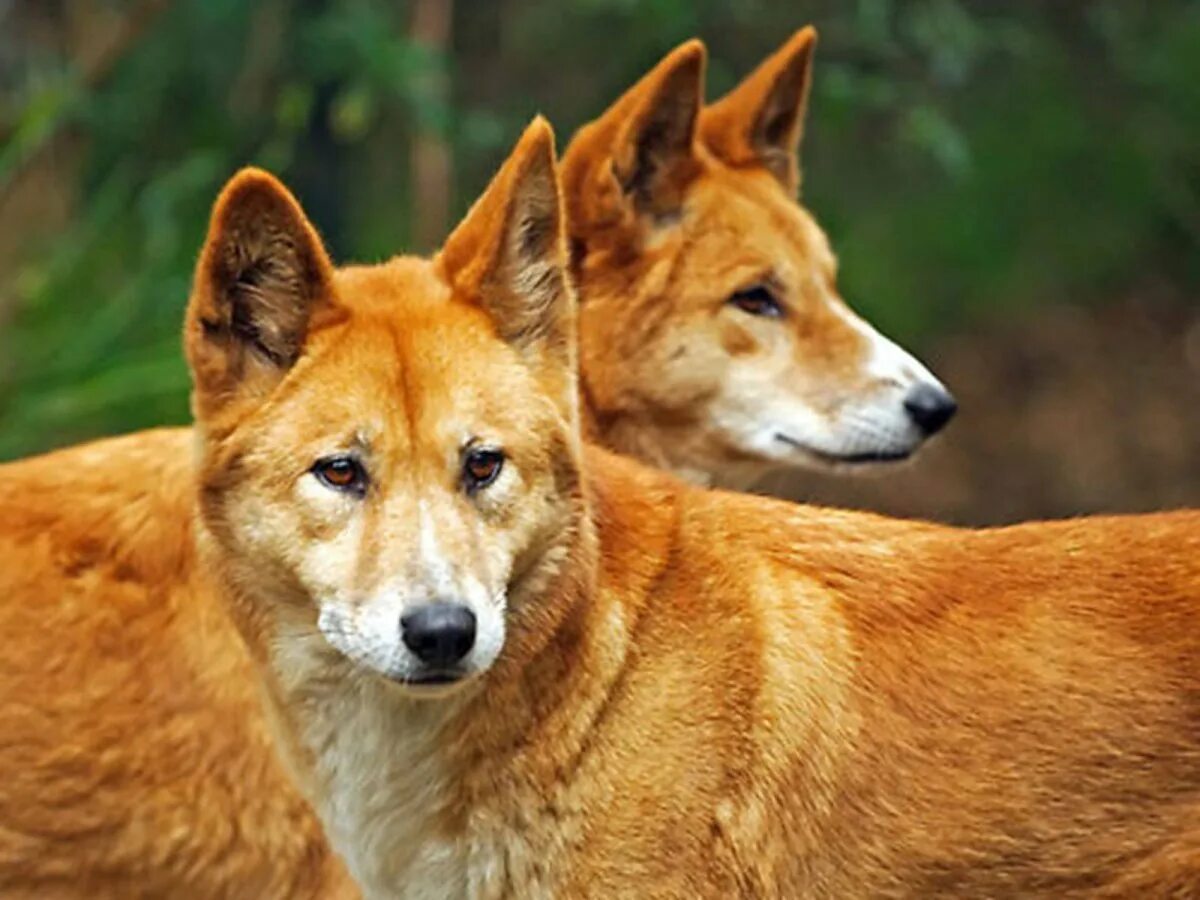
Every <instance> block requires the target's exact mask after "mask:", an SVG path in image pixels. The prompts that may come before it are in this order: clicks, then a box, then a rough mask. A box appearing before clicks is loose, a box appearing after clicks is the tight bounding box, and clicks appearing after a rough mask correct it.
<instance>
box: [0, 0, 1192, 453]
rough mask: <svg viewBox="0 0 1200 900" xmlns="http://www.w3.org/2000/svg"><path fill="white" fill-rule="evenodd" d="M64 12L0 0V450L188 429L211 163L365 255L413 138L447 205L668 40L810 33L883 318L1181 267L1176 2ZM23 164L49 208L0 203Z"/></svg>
mask: <svg viewBox="0 0 1200 900" xmlns="http://www.w3.org/2000/svg"><path fill="white" fill-rule="evenodd" d="M97 5H99V6H101V7H103V8H102V10H101V12H103V13H104V15H105V16H106V18H105V19H104V21H105V22H107V23H109V24H111V23H112V22H113V21H117V22H118V24H119V20H120V17H121V16H133V15H134V14H135V12H137V10H136V9H135V8H136V7H139V6H140V7H147V6H152V5H153V4H147V3H141V4H138V3H136V2H135V0H125V2H124V3H121V2H115V0H114V2H109V3H107V4H105V3H103V2H93V3H91V4H82V6H85V7H87V6H92V7H95V6H97ZM74 6H77V5H72V4H66V3H47V4H34V3H33V2H32V0H27V2H26V3H22V2H19V0H18V2H15V3H14V2H10V3H9V4H7V5H4V4H0V26H3V25H4V24H5V23H4V17H7V18H8V20H9V22H8V25H9V26H11V27H0V78H2V79H3V80H2V81H0V139H2V140H3V145H2V146H0V244H3V242H4V240H5V239H8V238H12V240H9V241H8V243H9V244H10V245H11V246H12V247H15V248H16V249H15V250H12V251H11V252H9V254H8V256H7V257H6V256H4V255H2V254H0V264H2V269H0V329H2V331H0V459H3V458H9V457H13V456H17V455H20V454H23V453H27V452H31V451H34V450H37V449H42V448H45V447H49V446H54V445H60V444H64V443H68V442H71V441H73V440H78V439H81V438H83V437H86V436H91V435H95V434H103V433H111V432H117V431H122V430H128V429H132V428H137V427H144V426H149V425H153V424H157V423H176V422H183V421H186V419H187V417H188V413H187V401H186V391H187V376H186V371H185V368H184V365H183V362H182V358H181V354H180V351H179V338H178V334H179V326H180V321H181V314H182V310H183V305H184V303H185V300H186V297H187V293H188V285H189V279H190V276H191V267H192V264H193V262H194V259H195V255H196V252H197V250H198V247H199V243H200V240H201V238H202V235H203V231H204V228H205V225H206V220H207V215H208V210H209V206H210V204H211V202H212V200H213V198H214V197H215V195H216V192H217V190H218V189H219V187H220V185H221V183H222V182H223V180H224V179H225V178H227V177H228V176H229V175H230V174H231V173H232V172H233V171H234V170H235V169H236V168H237V167H238V166H240V165H243V164H246V163H256V164H259V165H263V166H266V167H267V168H269V169H272V170H274V171H276V172H277V173H278V174H280V175H281V176H282V177H283V178H284V179H285V181H287V182H288V183H289V185H291V186H292V187H293V188H294V189H295V190H296V191H297V193H298V194H299V196H300V197H301V199H302V201H303V202H304V203H305V205H306V207H307V208H308V210H309V213H310V215H312V217H313V218H314V220H315V221H316V222H317V223H318V224H319V226H320V227H321V229H322V231H323V233H324V234H325V236H326V238H327V240H328V241H329V243H330V245H331V247H332V248H333V250H334V252H335V255H336V256H337V257H338V258H340V259H343V260H351V259H353V260H375V259H379V258H383V257H386V256H389V255H391V254H393V253H396V252H399V251H402V250H405V249H408V248H409V244H410V239H411V236H412V233H413V229H412V223H413V221H414V217H415V216H417V215H420V212H419V211H416V210H414V209H413V205H414V204H413V191H412V185H411V184H410V181H411V174H410V161H411V160H410V148H411V145H412V141H413V137H414V134H415V133H416V132H417V130H419V129H420V130H424V131H425V132H429V133H433V134H436V135H440V136H442V137H443V138H444V139H445V140H446V141H447V142H448V144H449V147H450V148H451V151H452V158H453V162H454V166H453V171H454V179H453V184H452V196H453V203H452V205H453V207H454V212H455V213H458V212H461V211H462V210H463V209H465V207H466V206H467V205H468V204H469V202H470V200H471V199H472V198H473V197H474V196H475V194H476V193H477V192H478V191H479V189H480V188H481V187H482V185H483V184H484V183H485V181H486V179H487V177H488V176H489V175H490V173H491V171H492V169H493V168H494V167H495V165H496V164H497V163H498V162H499V160H500V159H502V158H503V156H504V154H505V152H506V151H507V148H508V146H509V144H510V142H511V141H512V140H513V139H514V138H515V137H516V135H517V133H518V131H519V129H520V127H521V126H522V125H523V124H524V122H526V121H527V120H528V119H529V118H530V116H532V115H533V114H534V113H535V112H538V111H542V112H545V113H546V114H547V115H548V116H549V117H550V119H551V121H552V122H554V123H555V125H556V127H557V128H558V131H559V140H560V143H561V145H564V146H565V143H566V141H567V140H568V139H569V136H570V134H571V132H572V130H573V129H574V128H575V127H576V126H578V125H579V124H581V123H583V122H584V121H587V120H588V119H589V118H591V117H593V116H594V115H596V114H597V113H599V112H600V111H601V110H602V109H603V108H604V107H605V106H606V105H607V104H608V103H609V102H611V101H612V100H613V99H614V98H615V97H616V96H617V95H618V94H619V93H620V92H621V91H623V90H624V89H625V88H626V87H628V86H629V85H630V84H632V82H633V81H634V80H636V79H637V78H638V77H639V76H640V75H641V74H642V73H643V72H644V71H645V70H646V69H648V68H649V67H650V66H651V65H653V64H654V63H655V62H656V61H657V60H658V58H659V57H660V56H661V55H662V54H663V53H664V52H666V51H667V50H669V49H670V48H671V47H672V46H674V45H675V44H676V43H678V42H679V41H682V40H684V39H686V38H688V37H691V36H693V35H699V36H701V37H703V38H704V39H705V40H706V41H707V43H708V45H709V49H710V54H711V62H710V70H709V94H710V97H715V96H717V95H718V94H719V93H720V92H721V91H723V90H725V89H727V88H728V87H730V86H731V85H732V84H734V83H735V81H736V79H738V78H739V77H740V76H742V75H744V74H745V73H747V72H748V71H749V70H750V69H751V68H752V67H753V66H754V65H755V64H756V63H757V62H758V61H759V60H760V59H761V58H762V57H763V56H764V55H766V54H767V53H768V52H770V51H771V50H772V49H774V48H775V47H776V46H777V45H778V44H780V43H781V42H782V41H783V40H785V39H786V38H787V36H788V35H789V34H790V33H791V32H792V31H793V30H794V29H795V28H797V27H799V26H801V25H803V24H805V23H807V22H809V21H811V22H814V23H815V24H816V25H817V26H818V28H819V30H820V34H821V43H820V50H819V53H818V61H817V69H816V82H815V88H814V94H813V102H812V107H811V116H810V119H809V123H808V129H807V135H806V139H805V147H804V160H803V163H804V171H805V185H804V199H805V202H806V203H807V204H808V205H809V206H810V207H811V208H812V209H813V210H814V212H815V213H816V214H817V216H818V219H819V220H820V221H821V222H822V223H823V224H824V225H825V226H826V228H827V230H828V231H829V232H830V235H831V237H832V239H833V243H834V246H835V248H836V249H837V250H838V252H839V255H840V256H841V259H842V273H843V275H842V279H843V283H842V287H843V289H844V292H845V294H846V296H847V298H848V299H849V300H850V301H851V303H852V304H854V305H855V306H856V307H857V308H858V309H859V310H860V311H862V312H863V313H864V314H865V315H867V316H868V317H869V318H872V319H873V320H874V321H876V322H877V323H878V324H879V325H880V326H881V327H882V328H883V329H884V330H886V331H889V332H891V333H893V334H895V335H896V336H898V337H900V338H901V339H903V340H906V341H910V342H911V341H917V342H918V343H919V342H920V341H921V340H924V339H927V337H928V336H929V335H932V334H936V333H937V332H939V331H943V330H946V329H952V328H962V327H967V326H969V325H970V324H971V323H973V322H986V321H987V320H988V319H989V318H993V319H994V318H995V317H998V316H1005V315H1009V314H1011V313H1012V312H1013V311H1017V310H1020V308H1021V307H1022V306H1024V307H1028V308H1030V309H1036V304H1038V303H1042V302H1047V301H1050V300H1055V301H1061V300H1064V299H1066V300H1078V301H1080V302H1083V301H1089V302H1090V301H1093V300H1101V301H1102V300H1103V299H1104V298H1105V297H1107V296H1113V295H1114V294H1115V293H1116V292H1117V291H1119V290H1122V289H1124V288H1126V287H1128V286H1130V285H1136V284H1137V283H1138V282H1139V281H1140V280H1143V279H1154V280H1162V279H1167V280H1171V281H1175V282H1178V283H1179V284H1181V285H1184V286H1185V287H1186V286H1188V285H1191V284H1194V283H1195V282H1196V279H1197V276H1198V275H1200V272H1198V266H1200V263H1198V257H1197V253H1196V249H1197V243H1198V242H1200V153H1198V152H1197V149H1196V148H1198V147H1200V3H1196V2H1183V0H1159V2H1155V3H1153V4H1131V3H1126V2H1118V0H1109V2H1078V3H1070V4H1066V3H1064V4H1052V3H1045V2H1034V0H1026V2H1011V3H1007V4H994V3H987V2H983V0H970V2H968V0H911V2H897V0H836V2H835V0H815V2H811V3H806V4H783V3H779V2H777V0H739V2H737V3H729V2H716V0H690V2H685V0H458V2H457V3H455V5H454V8H453V17H452V23H453V27H452V30H451V40H450V46H449V47H448V48H447V49H446V50H445V51H444V52H438V51H437V50H435V49H431V48H429V47H427V46H424V45H423V44H421V43H419V42H417V41H415V40H413V39H412V38H410V36H409V33H410V20H411V14H412V9H411V5H410V4H404V3H396V2H384V0H324V2H319V0H295V2H285V0H264V2H260V3H254V4H250V3H244V2H241V0H174V2H163V3H161V6H162V9H161V11H160V12H158V13H157V15H153V16H148V17H147V19H148V22H147V23H145V24H144V27H143V28H142V29H141V30H140V31H139V32H138V33H137V34H135V35H127V36H126V37H127V38H128V40H127V41H126V43H127V45H126V46H120V47H119V48H118V49H119V52H118V53H116V55H115V58H113V59H112V60H111V65H109V66H107V67H106V68H105V70H104V71H103V72H101V73H99V74H98V73H97V72H96V71H94V70H93V71H91V72H88V71H85V70H84V67H83V66H82V65H81V64H80V62H79V60H78V59H76V58H74V57H73V55H72V47H74V48H75V49H76V50H78V46H79V45H82V46H84V47H85V49H86V37H87V35H86V33H85V34H84V36H83V39H82V41H81V39H80V38H79V36H78V35H77V34H76V35H75V37H74V38H73V39H72V40H74V42H75V43H74V44H72V43H71V41H70V40H67V39H65V38H64V39H62V40H57V38H58V37H59V36H61V35H60V34H59V31H56V29H59V30H60V31H61V32H63V33H70V32H71V31H72V25H73V23H71V22H70V21H68V18H69V16H70V14H71V12H70V11H71V9H73V8H74ZM27 20H35V21H34V25H36V26H37V28H35V29H34V31H35V32H36V33H37V34H39V35H42V36H43V37H42V39H41V40H40V41H35V40H31V39H29V36H28V34H26V33H25V31H23V28H26V27H27V26H28V27H29V28H32V26H29V22H28V21H27ZM74 24H75V25H77V24H78V23H74ZM19 26H20V27H19ZM39 29H40V30H39ZM78 30H79V29H78V28H77V27H76V28H75V31H78ZM118 32H119V28H118ZM46 35H49V37H46ZM442 74H446V75H448V76H449V79H450V85H451V89H450V93H449V95H448V96H444V95H442V94H441V93H439V91H438V89H437V85H438V84H439V82H440V79H439V76H440V75H442ZM42 170H44V171H43V174H42V177H43V178H46V179H47V184H49V185H51V186H52V187H53V192H54V193H55V195H64V196H65V199H62V198H61V197H60V199H59V201H58V202H59V203H60V205H63V206H64V208H65V210H66V211H65V213H63V214H62V215H61V216H60V218H59V219H58V220H55V219H53V218H50V219H48V220H47V221H43V220H42V217H41V216H40V214H39V209H40V205H39V203H38V202H37V201H38V199H39V194H38V193H36V191H37V190H41V189H35V193H34V198H35V202H34V203H33V204H32V206H30V205H29V204H28V202H26V204H25V206H21V205H20V204H18V203H16V202H15V201H13V197H14V196H15V195H17V194H18V193H19V190H20V188H21V182H22V181H23V180H26V181H27V180H28V179H30V178H33V177H34V176H35V175H37V173H38V172H39V171H42ZM46 172H48V173H49V174H48V175H47V174H45V173H46ZM31 173H32V174H31ZM45 190H49V189H45ZM47 196H49V194H47ZM46 205H47V206H48V205H49V201H48V200H47V204H46ZM421 249H428V248H421Z"/></svg>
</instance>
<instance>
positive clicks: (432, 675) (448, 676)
mask: <svg viewBox="0 0 1200 900" xmlns="http://www.w3.org/2000/svg"><path fill="white" fill-rule="evenodd" d="M466 677H467V675H466V673H465V672H454V671H448V670H447V671H435V672H425V673H422V674H421V675H419V676H417V677H415V678H401V679H399V681H400V683H401V684H407V685H415V686H416V687H421V686H424V685H440V684H454V682H456V681H462V680H463V679H464V678H466Z"/></svg>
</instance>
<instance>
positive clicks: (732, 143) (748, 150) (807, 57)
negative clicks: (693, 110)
mask: <svg viewBox="0 0 1200 900" xmlns="http://www.w3.org/2000/svg"><path fill="white" fill-rule="evenodd" d="M816 45H817V31H816V29H815V28H813V27H812V26H811V25H809V26H808V27H806V28H802V29H801V30H800V31H797V32H796V33H795V34H794V35H792V38H791V40H789V41H788V42H787V43H786V44H784V45H783V47H781V48H780V49H779V50H777V51H776V52H775V53H774V54H772V55H771V56H770V57H768V58H767V59H766V61H765V62H763V63H762V64H761V65H760V66H759V67H758V68H757V69H755V70H754V72H753V73H751V74H750V76H749V77H748V78H746V80H745V81H743V82H742V83H741V84H739V85H738V86H737V87H736V88H734V89H733V90H732V91H730V92H729V93H728V94H726V95H725V96H724V97H722V98H721V99H720V100H718V101H717V102H716V103H714V104H712V105H711V106H709V107H707V108H706V109H705V110H704V112H703V113H702V114H701V116H700V134H701V138H702V140H703V141H704V143H705V145H706V146H707V147H708V148H709V149H710V150H712V151H713V153H715V154H716V155H717V157H718V158H719V159H721V160H722V161H724V162H725V163H727V164H729V165H731V166H765V167H766V168H767V169H768V170H769V171H770V172H771V173H772V174H773V175H774V176H775V177H776V178H777V179H779V181H780V183H781V184H783V186H784V187H785V188H786V189H787V190H788V191H791V192H793V193H795V191H796V190H797V189H798V188H799V186H800V166H799V162H798V160H797V158H796V157H797V151H798V150H799V149H800V138H801V135H802V132H803V129H804V113H805V108H806V107H807V105H808V90H809V85H810V84H811V82H812V60H813V51H814V50H815V49H816Z"/></svg>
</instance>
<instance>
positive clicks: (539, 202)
mask: <svg viewBox="0 0 1200 900" xmlns="http://www.w3.org/2000/svg"><path fill="white" fill-rule="evenodd" d="M438 265H439V267H440V268H441V270H442V273H443V275H444V277H445V278H446V279H447V280H448V281H449V282H450V285H451V286H452V288H453V289H454V291H455V293H456V294H458V295H459V296H460V297H463V298H465V299H468V300H470V301H472V302H476V303H478V304H479V305H480V306H482V307H483V309H484V310H485V311H486V312H487V313H488V315H489V316H490V317H491V319H492V322H493V324H494V325H495V327H496V331H497V333H498V334H499V335H500V336H501V337H502V338H503V339H504V340H506V341H508V342H509V343H511V344H513V345H514V346H516V347H517V348H518V349H519V350H521V351H522V352H532V353H534V354H542V353H549V354H551V355H552V356H553V357H554V358H555V359H556V360H559V361H564V360H565V361H567V362H569V363H570V364H571V365H573V360H574V355H573V354H574V340H575V323H574V296H573V295H572V293H571V286H570V283H569V281H568V278H567V269H566V265H567V263H566V248H565V245H564V225H563V212H562V198H561V196H560V190H559V183H558V172H557V171H556V167H555V158H554V132H553V131H552V130H551V128H550V124H549V123H548V122H547V121H546V120H545V119H543V118H542V117H541V116H538V117H537V118H536V119H534V120H533V122H531V123H530V125H529V126H528V127H527V128H526V129H525V133H524V134H522V135H521V139H520V140H519V141H517V145H516V147H514V148H513V151H512V153H511V154H510V155H509V157H508V159H507V160H505V162H504V164H503V165H502V166H501V167H500V171H499V172H497V173H496V176H495V178H493V179H492V182H491V184H489V185H488V186H487V188H486V189H485V190H484V192H483V195H482V196H481V197H480V198H479V199H478V200H477V201H476V202H475V205H474V206H473V207H471V209H470V211H469V212H468V213H467V215H466V217H465V218H464V219H463V221H462V222H461V223H460V224H459V226H458V227H457V228H456V229H455V230H454V233H453V234H451V235H450V237H449V238H448V239H447V240H446V243H445V245H444V246H443V248H442V252H441V253H440V254H439V256H438Z"/></svg>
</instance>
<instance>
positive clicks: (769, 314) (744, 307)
mask: <svg viewBox="0 0 1200 900" xmlns="http://www.w3.org/2000/svg"><path fill="white" fill-rule="evenodd" d="M729 302H730V303H732V304H733V305H734V306H736V307H737V308H738V309H740V310H741V311H742V312H745V313H749V314H750V315H752V316H764V317H765V318H768V319H778V318H781V317H782V316H783V307H782V306H780V305H779V301H778V300H776V299H775V297H774V295H772V293H771V292H770V291H769V290H767V288H765V287H762V286H761V285H759V286H757V287H752V288H747V289H746V290H744V291H738V292H737V293H736V294H734V295H733V296H732V297H730V298H729Z"/></svg>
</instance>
